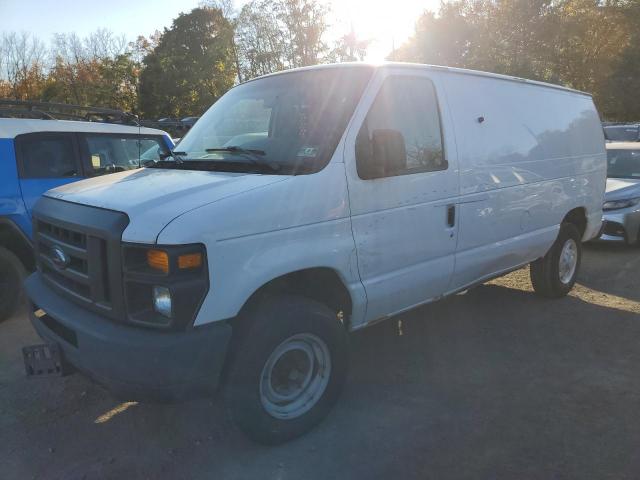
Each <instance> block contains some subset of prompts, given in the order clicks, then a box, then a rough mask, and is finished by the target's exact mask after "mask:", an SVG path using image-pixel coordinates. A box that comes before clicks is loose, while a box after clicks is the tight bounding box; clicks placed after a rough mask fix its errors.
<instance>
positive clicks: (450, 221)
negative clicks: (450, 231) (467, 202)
mask: <svg viewBox="0 0 640 480" xmlns="http://www.w3.org/2000/svg"><path fill="white" fill-rule="evenodd" d="M447 225H448V226H449V227H455V225H456V206H455V205H447Z"/></svg>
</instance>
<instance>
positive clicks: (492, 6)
mask: <svg viewBox="0 0 640 480" xmlns="http://www.w3.org/2000/svg"><path fill="white" fill-rule="evenodd" d="M639 3H640V2H638V1H637V0H605V1H597V0H455V1H452V2H449V3H443V4H441V7H440V11H439V14H438V15H435V14H434V13H432V12H425V13H424V14H423V15H422V16H421V17H420V18H419V19H418V21H417V23H416V27H415V33H414V35H413V37H412V38H411V39H410V40H409V41H407V42H406V43H405V44H404V45H402V46H401V47H400V48H398V49H397V50H396V51H394V52H392V53H391V55H390V57H389V58H390V59H393V60H402V61H414V62H421V63H431V64H440V65H449V66H457V67H464V68H472V69H478V70H486V71H491V72H497V73H503V74H507V75H514V76H519V77H525V78H531V79H537V80H544V81H549V82H554V83H560V84H563V85H567V86H570V87H573V88H576V89H579V90H585V91H588V92H591V93H593V95H594V100H595V101H596V104H597V105H598V107H599V109H600V111H601V113H603V114H604V115H603V116H604V117H606V118H608V119H616V120H617V119H619V120H624V119H627V120H628V119H632V118H634V119H635V120H638V119H640V104H639V102H638V101H637V100H635V97H636V96H635V95H634V94H633V92H635V91H638V88H639V87H640V75H637V73H640V53H638V47H639V46H640V44H639V43H638V41H639V40H640V30H639V28H640V27H639V25H640V24H639V20H640V10H639V7H638V5H639Z"/></svg>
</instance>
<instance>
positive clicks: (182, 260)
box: [178, 253, 202, 269]
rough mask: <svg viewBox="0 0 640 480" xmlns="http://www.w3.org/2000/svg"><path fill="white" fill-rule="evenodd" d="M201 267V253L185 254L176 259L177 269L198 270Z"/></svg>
mask: <svg viewBox="0 0 640 480" xmlns="http://www.w3.org/2000/svg"><path fill="white" fill-rule="evenodd" d="M201 265H202V254H201V253H187V254H185V255H180V256H179V257H178V268H180V269H186V268H198V267H200V266H201Z"/></svg>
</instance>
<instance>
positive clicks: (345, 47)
mask: <svg viewBox="0 0 640 480" xmlns="http://www.w3.org/2000/svg"><path fill="white" fill-rule="evenodd" d="M370 43H371V41H370V40H361V39H358V37H357V36H356V33H355V32H354V31H353V28H351V31H350V32H349V33H347V34H346V35H343V36H342V37H340V38H339V39H338V41H337V42H336V44H335V46H334V47H333V50H332V51H331V55H330V58H331V60H332V61H334V62H355V61H363V60H364V57H366V56H367V48H369V44H370Z"/></svg>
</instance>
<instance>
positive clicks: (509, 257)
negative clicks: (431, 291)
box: [444, 73, 606, 290]
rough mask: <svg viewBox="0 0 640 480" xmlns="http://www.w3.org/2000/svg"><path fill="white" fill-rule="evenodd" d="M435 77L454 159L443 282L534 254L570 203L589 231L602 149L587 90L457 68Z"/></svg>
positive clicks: (598, 195) (461, 282)
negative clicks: (453, 211) (450, 273)
mask: <svg viewBox="0 0 640 480" xmlns="http://www.w3.org/2000/svg"><path fill="white" fill-rule="evenodd" d="M444 85H445V86H446V91H447V99H448V104H449V107H450V109H451V112H452V116H453V118H454V124H455V133H456V141H457V146H458V155H459V165H460V193H461V196H460V204H459V211H460V218H459V221H460V225H459V228H460V232H459V238H458V249H457V254H456V268H455V273H454V277H453V281H452V285H451V289H452V290H455V289H458V288H461V287H463V286H466V285H469V284H471V283H474V282H476V281H478V280H480V279H482V278H486V277H489V276H492V275H494V274H497V273H500V272H502V271H506V270H508V269H511V268H513V267H515V266H519V265H522V264H525V263H528V262H530V261H533V260H535V259H537V258H539V257H541V256H543V255H544V254H545V253H546V252H547V251H548V249H549V248H550V247H551V245H552V243H553V241H554V240H555V238H556V236H557V232H558V229H559V225H560V223H561V221H562V219H563V218H564V216H565V215H566V214H567V212H569V211H570V210H572V209H574V208H576V207H583V208H584V209H585V211H586V215H587V218H588V220H589V224H588V227H587V232H585V239H587V238H590V237H592V236H593V235H595V233H596V231H597V229H598V228H599V225H600V224H599V222H600V218H601V215H602V210H601V208H602V198H603V195H604V187H605V181H606V153H605V147H604V135H603V132H602V127H601V124H600V119H599V117H598V113H597V111H596V109H595V107H594V105H593V101H592V100H591V98H590V97H589V96H587V95H583V94H579V93H574V92H569V91H563V90H559V89H552V88H546V87H542V86H538V85H533V84H530V83H525V82H521V83H519V82H514V81H506V80H501V79H495V78H484V77H480V76H471V75H464V74H456V73H449V74H448V78H447V81H446V82H444Z"/></svg>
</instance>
